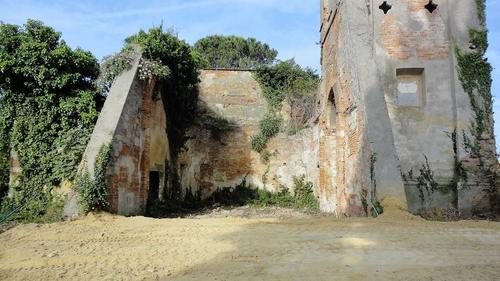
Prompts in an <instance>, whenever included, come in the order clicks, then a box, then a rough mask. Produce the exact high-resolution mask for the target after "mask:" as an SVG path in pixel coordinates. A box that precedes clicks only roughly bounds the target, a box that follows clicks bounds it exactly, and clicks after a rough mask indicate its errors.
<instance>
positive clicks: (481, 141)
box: [455, 0, 499, 212]
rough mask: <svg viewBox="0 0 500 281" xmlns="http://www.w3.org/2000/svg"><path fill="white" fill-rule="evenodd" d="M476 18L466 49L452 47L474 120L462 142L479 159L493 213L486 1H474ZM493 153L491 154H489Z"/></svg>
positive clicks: (493, 163)
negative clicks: (477, 21)
mask: <svg viewBox="0 0 500 281" xmlns="http://www.w3.org/2000/svg"><path fill="white" fill-rule="evenodd" d="M476 8H477V15H478V19H479V22H480V25H481V27H480V28H471V29H469V44H470V45H469V48H470V49H471V51H469V52H464V51H462V50H461V49H460V48H459V47H458V46H456V47H455V54H456V57H457V62H458V65H457V70H458V78H459V80H460V82H461V83H462V87H463V89H464V91H465V93H467V95H468V97H469V100H470V103H471V107H472V110H473V112H474V115H475V120H474V121H473V122H471V124H470V133H471V136H472V138H469V137H468V135H467V134H466V133H465V132H464V133H463V137H464V143H465V146H466V149H467V150H468V152H469V153H470V154H471V156H472V157H474V158H477V159H479V162H480V163H479V166H480V169H481V172H482V177H483V178H484V179H486V180H487V181H488V184H489V187H488V190H487V191H488V193H489V196H490V205H491V208H492V212H495V210H496V209H497V208H498V207H499V203H498V198H497V188H498V187H497V183H496V176H497V175H496V167H495V166H496V165H497V162H496V157H495V155H494V154H495V151H494V149H493V148H492V149H489V146H491V145H490V144H489V143H488V140H494V132H493V117H492V116H493V96H492V93H491V85H492V78H491V72H492V66H491V64H490V63H489V62H488V61H487V59H486V58H485V54H486V50H487V49H488V30H487V28H486V12H485V11H486V3H485V0H476ZM490 154H492V155H490Z"/></svg>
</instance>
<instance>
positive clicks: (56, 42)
mask: <svg viewBox="0 0 500 281" xmlns="http://www.w3.org/2000/svg"><path fill="white" fill-rule="evenodd" d="M98 74H99V65H98V63H97V60H96V59H95V58H94V57H93V56H92V54H91V53H90V52H87V51H84V50H81V49H78V48H77V49H75V50H73V49H71V48H70V47H69V46H68V45H67V44H66V43H65V42H64V41H63V40H61V34H60V33H58V32H56V31H55V30H54V29H52V28H51V27H48V26H46V25H44V24H43V23H42V22H39V21H34V20H28V21H27V23H26V24H25V25H23V26H18V25H12V24H3V23H1V24H0V132H1V135H2V138H1V139H0V150H1V151H0V161H2V163H0V168H1V169H2V171H1V173H2V176H1V177H0V179H2V181H3V182H2V183H1V184H0V185H1V186H5V185H6V184H7V183H6V181H8V177H6V175H5V174H6V173H7V172H6V170H5V169H6V168H7V167H9V163H6V161H8V159H9V155H10V153H11V151H15V152H17V155H18V158H19V162H20V165H21V168H22V169H21V174H20V176H19V178H18V179H17V184H16V185H15V186H12V187H11V191H12V196H11V197H10V198H8V199H6V200H4V202H3V203H2V210H3V213H5V212H11V211H12V210H16V213H12V215H11V217H13V218H16V219H19V220H27V221H32V220H33V218H36V217H41V216H43V215H45V214H46V213H47V211H48V206H50V205H51V203H52V201H53V199H54V196H53V195H52V189H53V187H54V186H58V185H59V184H60V183H61V182H62V181H64V180H72V179H73V178H74V176H75V171H76V166H77V165H78V162H79V160H78V159H79V158H80V157H81V156H82V154H83V151H84V145H81V144H83V143H86V142H87V141H88V139H89V136H90V133H91V131H92V128H93V126H94V124H95V121H96V119H97V116H98V111H99V109H100V107H101V106H102V104H103V101H104V97H103V96H102V95H100V94H99V93H98V91H96V87H95V84H94V82H95V80H96V78H97V76H98Z"/></svg>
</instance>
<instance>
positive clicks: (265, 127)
mask: <svg viewBox="0 0 500 281" xmlns="http://www.w3.org/2000/svg"><path fill="white" fill-rule="evenodd" d="M282 122H283V119H282V118H281V116H276V115H274V114H269V113H268V114H267V115H266V116H265V117H264V119H262V120H261V121H260V124H259V125H260V132H261V135H262V136H264V137H265V138H267V139H270V138H272V137H274V136H275V135H277V134H278V133H279V131H280V127H281V123H282Z"/></svg>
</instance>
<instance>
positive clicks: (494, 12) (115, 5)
mask: <svg viewBox="0 0 500 281" xmlns="http://www.w3.org/2000/svg"><path fill="white" fill-rule="evenodd" d="M455 1H461V0H455ZM0 7H2V9H1V10H0V21H3V22H6V23H15V24H23V23H24V22H25V21H26V19H28V18H33V19H39V20H42V21H43V22H45V23H46V24H48V25H50V26H53V27H54V28H55V29H56V30H58V31H60V32H62V34H63V38H64V40H66V42H68V43H69V44H70V45H71V46H73V47H76V46H80V47H82V48H83V49H86V50H90V51H92V53H94V55H95V56H97V57H98V58H102V57H103V56H105V55H109V54H112V53H114V52H117V51H119V50H120V48H121V47H122V43H123V39H124V38H126V37H127V36H129V35H131V34H133V33H135V32H137V31H138V30H139V29H147V28H149V27H151V26H153V25H158V24H160V23H163V25H164V26H165V27H173V28H174V29H175V30H176V31H177V32H178V33H179V36H180V37H181V38H183V39H185V40H187V41H188V42H189V43H194V42H196V40H198V39H199V38H202V37H204V36H206V35H210V34H235V35H240V36H244V37H255V38H257V39H259V40H262V41H265V42H267V43H269V44H270V45H271V46H272V47H274V48H276V49H277V50H278V51H279V54H280V55H279V58H280V59H288V58H291V57H294V58H295V60H296V61H297V62H298V63H299V64H301V65H303V66H309V67H312V68H313V69H318V70H319V69H320V63H319V57H320V50H319V46H318V45H317V44H316V42H317V41H318V40H319V34H318V31H319V0H143V1H137V0H77V1H73V0H0ZM487 14H488V28H489V30H490V33H489V39H490V49H489V51H488V54H487V56H488V58H489V61H490V62H491V63H492V64H493V66H494V68H495V70H494V71H493V82H494V85H493V94H496V93H498V92H499V91H500V20H499V19H500V0H487ZM494 110H495V112H497V113H496V114H495V120H497V122H496V125H495V132H496V135H497V136H500V99H498V100H497V101H495V105H494ZM497 139H498V140H500V139H499V138H498V137H497ZM499 147H500V146H499ZM499 151H500V150H499Z"/></svg>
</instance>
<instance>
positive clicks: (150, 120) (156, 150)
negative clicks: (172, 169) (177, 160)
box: [81, 55, 169, 215]
mask: <svg viewBox="0 0 500 281" xmlns="http://www.w3.org/2000/svg"><path fill="white" fill-rule="evenodd" d="M139 61H140V55H137V57H136V59H135V61H134V63H133V65H132V67H131V68H130V69H129V70H127V71H125V72H124V73H122V74H121V75H119V76H118V77H117V78H116V79H115V81H114V82H113V85H112V87H111V89H110V92H109V94H108V97H107V99H106V102H105V104H104V107H103V109H102V111H101V114H100V115H99V119H98V121H97V123H96V126H95V128H94V131H93V133H92V136H91V139H90V142H89V144H88V146H87V149H86V151H85V154H84V157H83V162H82V167H81V169H82V170H87V171H88V172H90V174H91V175H93V173H94V163H95V159H96V156H97V154H98V152H99V149H100V148H101V147H102V146H103V145H107V144H111V146H112V160H111V163H110V165H109V166H108V170H107V175H108V177H107V183H108V187H109V203H110V209H111V211H112V212H115V213H118V214H121V215H139V214H144V212H145V209H146V204H147V200H148V192H149V173H150V172H151V171H157V172H161V173H160V174H161V176H162V179H160V181H161V185H163V183H164V182H165V179H164V177H165V173H164V171H165V165H166V163H168V161H169V146H168V138H167V134H166V114H165V111H164V105H163V102H162V100H161V96H160V95H159V94H157V93H155V91H154V86H155V81H154V79H149V80H148V81H142V80H140V79H139V77H138V68H139ZM160 194H161V192H160Z"/></svg>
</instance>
